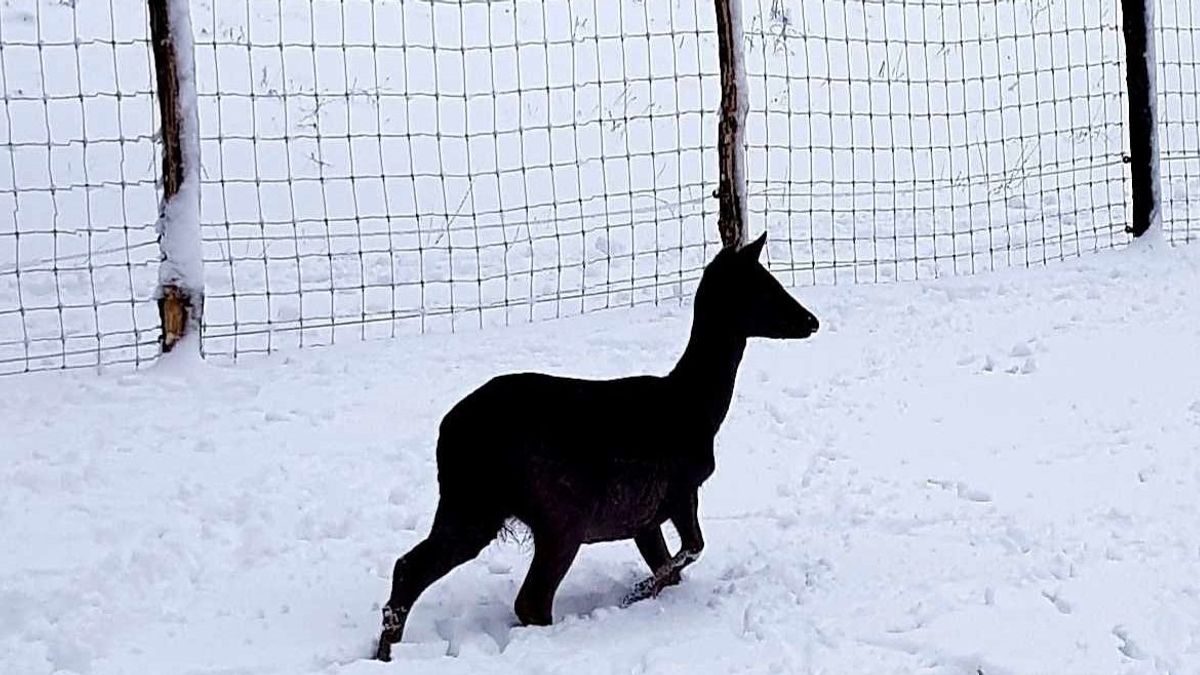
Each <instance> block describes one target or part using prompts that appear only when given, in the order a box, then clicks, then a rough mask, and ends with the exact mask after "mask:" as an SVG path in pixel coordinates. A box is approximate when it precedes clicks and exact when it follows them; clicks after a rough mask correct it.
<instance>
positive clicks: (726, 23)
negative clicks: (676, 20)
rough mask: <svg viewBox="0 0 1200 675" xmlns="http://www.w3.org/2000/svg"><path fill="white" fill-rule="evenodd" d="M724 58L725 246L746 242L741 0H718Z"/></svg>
mask: <svg viewBox="0 0 1200 675" xmlns="http://www.w3.org/2000/svg"><path fill="white" fill-rule="evenodd" d="M716 10H717V41H718V45H719V50H720V58H721V121H720V123H719V124H718V126H717V155H718V158H719V159H718V161H719V162H720V168H721V172H720V183H719V184H718V187H717V192H716V197H717V198H718V199H719V200H720V220H718V222H717V228H718V229H719V230H720V233H721V243H722V244H723V245H725V246H726V247H729V246H733V247H739V246H742V245H743V244H744V243H745V241H746V221H747V220H748V218H747V211H746V143H745V137H746V136H745V132H746V128H745V127H746V111H747V110H748V109H749V105H748V103H747V98H748V96H749V92H748V91H747V88H748V85H747V83H746V68H745V64H744V62H743V54H742V52H743V49H744V48H745V42H744V40H743V33H742V0H716Z"/></svg>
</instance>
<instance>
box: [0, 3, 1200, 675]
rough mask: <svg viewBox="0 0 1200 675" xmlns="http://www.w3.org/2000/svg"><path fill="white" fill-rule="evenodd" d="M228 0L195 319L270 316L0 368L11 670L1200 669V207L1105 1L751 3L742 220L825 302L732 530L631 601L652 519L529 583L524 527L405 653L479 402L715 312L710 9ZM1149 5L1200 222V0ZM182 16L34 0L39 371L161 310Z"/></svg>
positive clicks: (5, 284)
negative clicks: (163, 89)
mask: <svg viewBox="0 0 1200 675" xmlns="http://www.w3.org/2000/svg"><path fill="white" fill-rule="evenodd" d="M1085 5H1087V6H1086V7H1085ZM191 6H192V12H193V21H194V26H195V31H196V41H197V67H198V75H199V87H200V94H201V100H200V105H201V108H200V118H201V125H202V136H203V138H204V148H203V151H204V176H203V179H204V184H203V187H204V195H203V209H204V212H203V235H204V240H205V256H206V262H207V264H206V273H207V282H208V289H209V304H208V315H207V321H208V326H207V329H208V332H207V341H206V344H205V348H206V350H207V351H208V352H209V354H210V355H211V356H214V357H215V356H220V355H229V354H234V353H235V352H236V353H239V354H244V353H247V352H254V351H265V350H267V349H280V350H281V353H277V354H276V355H275V356H273V357H271V358H262V359H244V360H240V361H238V362H232V361H230V360H229V359H222V358H210V359H209V360H208V361H207V362H206V363H205V364H203V365H195V367H193V368H190V369H182V370H173V369H167V368H160V367H155V368H146V369H143V370H141V371H139V372H135V373H129V372H126V373H122V372H101V373H96V372H91V371H76V372H67V373H39V374H32V375H20V376H16V377H5V378H0V401H3V405H0V430H3V431H2V433H0V438H2V440H0V541H3V542H5V543H6V544H7V546H6V547H5V549H4V553H3V554H0V673H4V674H5V675H8V674H13V675H43V674H44V675H51V674H56V675H74V674H79V675H116V674H122V675H124V674H128V673H192V674H196V675H199V674H212V675H216V674H218V673H219V674H221V675H232V674H235V673H236V674H238V675H264V674H268V673H280V674H282V673H287V674H289V675H296V674H302V673H326V674H330V673H332V674H339V675H340V674H345V675H358V674H362V673H383V672H400V671H402V672H420V673H431V674H437V673H464V674H465V673H481V672H482V673H514V672H521V673H543V674H547V675H549V674H553V673H572V674H578V673H643V674H657V673H679V672H716V673H735V672H736V673H759V672H761V673H931V674H937V675H1041V674H1054V675H1076V674H1078V675H1094V674H1096V673H1122V674H1138V675H1140V674H1143V673H1145V674H1150V673H1172V674H1175V675H1178V674H1189V673H1200V584H1198V582H1197V579H1200V543H1198V542H1200V513H1198V512H1197V501H1196V495H1197V493H1200V459H1198V458H1200V387H1198V386H1197V384H1196V383H1197V382H1200V359H1198V358H1197V352H1196V345H1197V344H1200V326H1198V325H1197V322H1196V320H1195V317H1196V316H1197V315H1198V314H1200V252H1198V251H1197V250H1195V247H1194V246H1192V247H1187V246H1181V247H1176V248H1170V247H1160V248H1157V249H1150V248H1149V247H1147V246H1144V245H1142V243H1143V242H1137V243H1135V244H1133V245H1129V242H1128V240H1127V237H1126V235H1124V234H1123V232H1122V230H1123V227H1124V225H1125V224H1126V221H1127V217H1128V210H1129V209H1128V204H1129V195H1128V193H1127V192H1128V180H1127V175H1126V171H1125V168H1124V165H1123V163H1122V156H1123V154H1124V149H1125V144H1126V141H1125V139H1124V137H1123V136H1124V125H1123V122H1122V117H1123V106H1124V101H1123V93H1122V92H1123V81H1124V80H1123V74H1122V73H1123V71H1122V65H1121V64H1122V60H1123V47H1122V45H1121V40H1120V16H1119V11H1118V6H1117V4H1116V2H1115V0H1111V1H1109V0H1106V1H1105V2H1103V3H1099V4H1094V3H1079V2H1074V1H1073V0H1000V1H993V0H986V1H983V0H981V1H979V2H961V3H945V2H940V1H939V2H934V1H932V0H928V1H925V2H916V1H902V2H891V0H886V2H878V1H875V0H865V1H864V0H860V1H858V2H842V1H835V2H816V1H815V0H814V1H804V2H801V1H800V0H762V1H761V2H748V3H747V4H746V12H747V29H748V34H747V43H746V46H747V59H748V62H749V71H750V75H751V84H752V88H753V90H752V93H751V105H752V114H751V117H750V128H749V133H748V140H749V145H750V148H749V151H750V153H749V168H750V174H751V175H750V177H751V193H752V195H753V197H752V201H751V210H752V213H753V215H754V223H753V228H754V230H755V231H756V232H757V231H761V230H762V229H763V228H766V229H767V230H768V231H769V232H770V247H769V249H768V254H769V256H770V262H771V266H772V268H773V269H774V270H775V271H776V273H777V274H778V275H779V276H780V277H781V278H782V279H783V280H784V281H785V282H787V283H788V284H789V285H791V286H793V287H796V288H797V290H796V291H795V292H796V294H797V296H798V297H800V299H801V300H802V301H803V302H804V303H805V304H806V306H808V307H810V309H812V310H813V311H814V312H815V313H816V314H817V315H818V316H819V317H820V318H821V320H822V326H823V328H822V331H821V332H820V333H819V334H818V335H817V336H815V337H814V338H813V339H812V340H810V341H807V342H803V343H768V342H756V343H754V344H752V345H751V347H750V349H749V352H748V355H747V359H746V362H745V364H744V366H743V370H742V372H741V374H740V376H739V382H738V388H737V391H736V394H735V401H734V405H733V409H732V412H731V414H730V417H729V420H728V422H727V423H726V425H725V427H724V428H723V430H722V432H721V434H720V436H719V437H718V449H717V460H718V469H717V472H716V474H715V475H714V477H713V479H712V480H711V481H710V483H709V484H708V485H706V487H705V488H704V490H703V492H702V495H701V500H702V502H701V511H702V513H701V517H702V523H703V526H704V528H705V531H706V539H707V541H708V549H707V550H706V551H705V553H704V556H703V557H702V559H701V560H700V561H699V562H698V563H697V564H696V565H694V566H693V567H691V568H690V569H689V570H688V573H687V574H686V578H685V582H684V583H683V584H682V585H681V586H678V587H675V588H672V589H670V590H668V591H667V592H665V593H664V594H663V595H662V596H661V597H660V598H658V599H656V600H652V601H647V602H644V603H640V604H638V605H635V606H633V607H631V608H629V609H625V610H621V609H619V608H618V607H617V604H618V601H619V599H620V598H621V597H622V595H624V593H625V592H626V591H627V590H628V588H629V587H630V586H631V585H632V584H633V583H635V582H636V581H637V580H639V579H641V578H642V576H643V574H644V570H643V569H642V568H641V562H640V560H639V558H638V556H637V554H636V551H635V550H634V547H633V546H632V545H630V544H628V543H618V544H611V545H599V546H592V547H588V548H586V549H585V550H584V552H583V554H582V555H581V557H580V558H579V560H578V562H577V563H576V566H575V567H574V568H573V570H572V572H571V573H570V575H569V576H568V577H567V579H566V581H565V583H564V586H563V588H562V591H561V593H560V595H559V600H558V603H557V604H556V607H555V618H556V621H557V623H556V625H555V626H553V627H549V628H517V627H514V625H513V624H514V617H513V615H512V611H511V604H512V600H513V597H514V596H515V593H516V589H517V587H518V586H519V584H520V582H521V580H522V578H523V575H524V572H525V569H526V568H527V566H528V560H529V550H528V548H527V547H523V546H521V545H519V544H515V543H496V544H494V545H492V546H490V547H489V548H487V549H486V550H485V551H484V553H483V554H482V555H481V556H480V557H479V559H477V560H475V561H472V562H470V563H468V564H467V565H465V566H463V567H462V568H460V569H459V570H458V571H456V572H455V573H453V574H451V575H450V576H449V577H447V578H446V579H445V580H444V581H442V582H441V583H439V584H437V585H435V586H434V587H433V588H432V589H431V590H430V591H429V592H428V593H427V594H426V595H425V596H424V598H423V599H422V601H421V602H420V604H419V605H418V606H417V608H416V610H415V612H414V614H413V615H412V618H411V620H410V623H409V629H408V634H407V636H406V641H405V643H403V644H402V645H400V646H399V647H398V649H397V651H396V657H397V660H398V661H399V662H398V663H392V664H389V665H386V666H385V665H381V664H376V663H373V662H369V661H365V660H363V659H364V657H365V656H367V655H369V653H370V652H371V649H372V647H373V640H374V638H375V636H376V634H377V629H378V622H379V613H378V605H379V603H380V602H381V601H383V600H384V599H385V597H386V594H387V591H388V588H389V582H388V575H389V573H390V570H391V565H392V562H393V561H394V559H395V557H396V556H398V555H399V554H401V553H403V552H404V551H406V550H407V549H408V548H409V547H411V546H412V545H413V544H414V543H415V542H416V541H418V540H419V538H420V537H421V536H423V535H424V534H425V532H426V530H427V528H428V525H429V522H430V518H431V516H432V511H433V507H434V504H435V496H436V486H435V483H434V475H435V473H434V471H435V467H434V464H433V444H434V439H435V431H436V427H437V424H438V421H439V419H440V417H441V415H442V414H443V413H444V412H445V411H446V410H447V409H448V408H449V407H450V406H451V405H452V404H453V403H454V402H455V401H456V400H457V399H458V398H460V397H461V396H462V395H464V394H465V393H467V392H468V391H470V390H471V389H472V388H473V387H475V386H477V385H478V384H480V383H481V382H483V381H484V380H486V379H487V378H488V377H491V376H493V375H495V374H498V373H500V372H506V371H513V370H523V369H537V370H544V371H550V372H555V373H561V374H569V375H576V376H593V377H608V376H618V375H625V374H630V373H634V372H655V373H662V372H665V371H666V370H667V369H669V368H670V366H671V365H672V363H673V360H674V359H675V358H676V357H677V356H678V354H679V353H680V351H681V350H682V347H683V341H684V339H685V336H686V334H687V331H688V322H689V308H688V307H687V305H686V303H680V302H677V300H678V299H680V298H682V297H686V296H687V295H688V293H689V291H690V289H691V286H692V284H693V283H694V280H695V278H696V276H697V275H698V272H699V270H700V268H701V266H702V265H703V263H704V261H705V260H706V259H707V257H708V256H709V255H710V254H711V253H712V252H713V251H714V250H715V237H716V228H715V206H716V204H715V202H714V201H713V200H712V199H711V198H710V197H708V194H709V192H710V191H711V189H712V186H713V184H714V183H715V161H714V159H715V158H714V155H713V153H714V149H713V144H714V141H715V125H716V119H715V115H714V114H713V111H715V110H716V107H717V105H716V101H717V90H716V72H717V64H716V48H715V43H714V40H713V35H712V32H713V26H712V20H711V18H710V13H709V11H708V6H707V4H705V3H704V2H697V3H693V2H692V1H691V0H678V1H676V0H671V1H663V2H657V1H655V2H651V1H649V0H645V1H643V2H634V1H633V0H614V1H613V2H602V1H601V0H571V2H570V3H569V4H568V3H567V2H566V1H565V0H562V1H554V0H548V1H547V2H544V3H539V2H532V1H531V2H462V3H453V2H438V3H428V2H413V1H406V2H403V3H402V2H398V1H390V0H377V1H375V2H367V1H366V0H345V1H344V2H333V1H332V0H311V1H310V0H278V1H275V2H270V1H265V0H264V1H263V2H259V0H254V2H247V1H246V0H237V1H235V0H208V1H205V0H195V1H194V2H192V5H191ZM1158 9H1159V12H1158V21H1159V27H1160V31H1159V38H1160V39H1159V45H1158V46H1159V56H1160V64H1161V67H1160V70H1159V83H1160V86H1161V91H1160V102H1161V103H1162V104H1163V105H1162V117H1163V121H1162V124H1161V130H1162V133H1163V149H1164V159H1165V162H1164V164H1163V172H1164V192H1165V195H1164V196H1165V198H1166V212H1165V217H1166V221H1165V227H1166V230H1167V235H1168V238H1169V239H1170V240H1173V241H1175V242H1184V241H1186V240H1188V239H1189V238H1191V239H1194V238H1196V237H1197V236H1200V121H1198V120H1200V116H1198V102H1200V31H1198V30H1197V29H1196V27H1197V26H1200V7H1198V6H1196V4H1195V3H1192V2H1189V1H1185V0H1163V1H1162V2H1160V3H1159V5H1158ZM145 26H146V16H145V6H144V4H143V3H142V2H141V1H140V0H74V1H73V2H68V1H59V0H55V1H51V0H44V1H35V0H4V1H3V2H0V80H2V82H0V85H2V90H3V92H4V98H3V101H2V105H3V114H0V140H3V144H0V154H4V155H5V156H4V157H0V374H3V373H14V372H20V371H23V370H26V369H48V368H59V367H62V366H89V365H95V364H97V363H102V364H117V363H137V362H147V361H151V360H153V357H154V354H155V353H156V351H157V350H156V347H155V345H154V344H153V341H154V337H155V336H156V333H157V323H158V322H157V316H156V314H155V308H154V303H153V302H152V300H151V297H152V292H153V288H154V282H155V279H156V275H157V268H156V265H157V263H156V257H157V246H156V244H155V241H154V221H155V217H156V208H157V206H156V205H157V193H156V189H155V180H156V176H157V173H156V171H157V169H156V166H155V162H156V158H157V151H156V145H155V139H154V129H155V128H156V123H155V103H154V99H153V97H152V87H151V84H152V79H151V78H152V75H151V74H152V67H151V61H150V55H149V50H148V47H147V43H146V39H147V38H146V28H145ZM435 45H436V48H435ZM1110 248H1122V249H1126V250H1119V251H1102V250H1100V249H1110ZM1098 250H1100V251H1099V252H1095V253H1093V252H1094V251H1098ZM1084 253H1086V254H1087V255H1081V254H1084ZM1060 258H1070V260H1066V261H1062V262H1059V259H1060ZM1048 261H1055V262H1054V264H1051V265H1045V266H1043V265H1042V263H1043V262H1048ZM1026 267H1031V268H1032V269H1024V268H1026ZM1006 268H1007V269H1006ZM1017 268H1021V269H1017ZM983 272H989V273H987V274H981V273H983ZM876 281H901V282H903V283H892V284H878V285H875V284H862V283H855V282H876ZM833 284H838V285H837V286H836V287H835V286H834V285H833ZM655 301H662V302H661V304H660V306H658V307H650V306H646V307H636V308H627V309H621V310H618V311H612V312H595V313H593V312H592V311H591V310H596V309H600V308H604V307H620V306H629V305H635V304H643V303H645V304H649V303H652V302H655ZM584 313H587V316H571V315H577V314H584ZM567 316H571V318H567V319H562V320H551V319H554V318H555V317H567ZM530 319H537V320H539V321H537V322H536V323H528V321H529V320H530ZM504 324H516V325H511V326H507V327H505V326H504ZM481 327H482V328H485V330H475V329H477V328H481ZM422 332H434V333H439V335H437V337H432V336H429V335H424V336H423V335H420V334H419V333H422ZM384 336H387V337H393V338H394V339H391V340H385V341H375V342H368V343H360V338H363V337H384ZM334 341H336V342H338V343H339V344H337V345H336V346H331V347H329V348H327V349H305V350H298V349H294V347H297V346H307V345H315V344H328V343H331V342H334ZM149 411H153V412H152V413H151V412H149ZM610 422H611V421H609V420H598V421H597V423H598V424H604V423H610Z"/></svg>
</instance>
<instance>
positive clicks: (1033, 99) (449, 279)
mask: <svg viewBox="0 0 1200 675" xmlns="http://www.w3.org/2000/svg"><path fill="white" fill-rule="evenodd" d="M1161 2H1162V3H1163V5H1162V6H1163V7H1164V9H1163V10H1160V17H1162V15H1166V14H1169V13H1170V11H1169V10H1168V9H1166V8H1167V7H1171V8H1173V9H1177V10H1178V11H1177V15H1178V19H1177V20H1176V21H1175V23H1174V24H1170V23H1162V24H1161V26H1162V28H1161V31H1160V33H1161V34H1162V35H1163V38H1162V39H1163V42H1164V43H1167V42H1169V41H1170V40H1171V39H1174V38H1173V37H1172V36H1186V37H1180V38H1179V39H1178V40H1177V42H1178V43H1179V44H1180V45H1182V44H1183V42H1184V41H1185V40H1187V41H1189V42H1188V45H1189V46H1188V47H1187V48H1186V49H1184V48H1183V47H1182V46H1180V47H1178V48H1177V49H1176V50H1175V51H1170V50H1169V48H1167V47H1166V46H1165V45H1164V47H1163V53H1164V60H1163V68H1165V69H1166V75H1165V76H1163V77H1162V79H1163V80H1164V85H1165V86H1164V88H1163V98H1164V99H1165V101H1166V104H1165V106H1164V113H1165V114H1164V117H1168V116H1171V121H1164V126H1163V129H1164V137H1165V138H1166V139H1167V141H1165V142H1164V150H1165V151H1167V152H1166V157H1167V160H1168V161H1166V162H1165V163H1164V173H1168V172H1170V171H1180V172H1182V173H1181V176H1182V177H1183V179H1184V183H1185V186H1184V188H1183V189H1184V192H1183V193H1182V195H1183V197H1182V199H1181V200H1180V199H1176V200H1175V201H1174V202H1171V203H1170V205H1169V208H1168V214H1169V217H1168V222H1169V223H1170V224H1171V227H1172V230H1171V231H1172V232H1173V233H1176V234H1174V235H1173V236H1178V233H1179V232H1185V233H1186V231H1187V229H1186V227H1187V226H1186V223H1187V220H1186V218H1187V216H1186V213H1184V212H1183V211H1180V207H1179V206H1178V205H1179V204H1180V203H1182V204H1184V205H1185V207H1186V205H1187V204H1188V203H1189V202H1188V201H1187V197H1186V196H1187V193H1188V190H1190V189H1191V186H1190V183H1188V181H1187V177H1188V176H1189V175H1192V174H1195V173H1196V172H1197V168H1196V166H1195V165H1189V164H1187V156H1188V153H1189V152H1190V153H1191V154H1192V155H1200V152H1197V145H1196V121H1195V120H1196V115H1195V100H1196V96H1197V90H1200V85H1198V84H1197V83H1196V81H1195V79H1194V75H1195V72H1194V69H1195V61H1196V59H1195V55H1196V51H1195V49H1194V47H1195V43H1194V41H1191V40H1192V37H1193V36H1194V35H1195V33H1194V32H1193V30H1192V28H1191V26H1192V25H1193V23H1194V20H1193V19H1197V20H1200V17H1193V16H1192V14H1194V13H1195V11H1196V10H1193V9H1190V6H1189V5H1188V4H1187V3H1184V2H1179V3H1178V4H1179V6H1178V8H1175V7H1174V4H1173V3H1174V2H1175V0H1161ZM191 8H192V21H193V26H194V32H195V41H196V66H197V76H198V88H199V98H200V101H199V115H200V121H201V136H202V159H203V193H202V232H203V239H204V251H205V270H206V284H207V303H206V311H205V330H204V350H205V352H206V353H208V354H210V355H237V354H244V353H250V352H258V351H268V350H271V349H275V348H279V347H286V346H293V345H312V344H328V343H331V342H335V341H338V340H341V339H346V338H349V339H355V340H357V339H361V338H368V337H376V336H392V335H396V334H401V333H416V332H424V331H442V330H465V329H474V328H479V327H486V326H492V325H497V324H506V323H511V322H514V321H528V320H531V319H543V318H553V317H561V316H569V315H573V314H579V313H582V312H587V311H591V310H595V309H600V308H606V307H619V306H627V305H632V304H637V303H643V302H661V301H665V300H672V299H676V298H681V297H685V296H687V295H688V294H689V293H690V291H691V289H692V287H693V286H694V284H695V282H696V281H697V279H698V277H699V273H700V271H701V269H702V267H703V264H704V263H705V261H706V260H707V259H708V257H709V256H710V255H711V254H712V253H713V252H714V251H715V249H716V247H717V246H718V245H719V244H718V238H717V231H716V226H715V220H716V218H715V211H716V200H715V199H714V198H713V197H712V195H711V193H712V190H713V188H714V187H715V186H716V182H717V175H716V173H717V163H716V154H715V153H716V148H715V141H716V135H715V129H716V120H717V111H718V108H719V98H720V92H719V73H718V62H717V47H716V36H715V20H714V14H713V7H712V5H711V2H710V1H709V0H679V1H677V2H671V3H658V2H645V1H644V0H641V1H639V0H618V1H613V2H608V1H605V0H570V2H568V0H547V1H546V2H519V1H508V2H501V1H496V2H478V1H470V0H459V1H454V0H437V1H434V2H395V1H393V0H303V1H300V0H263V1H261V2H259V1H256V2H247V1H246V0H193V1H192V3H191ZM744 8H745V14H746V36H745V48H746V51H745V59H746V65H747V72H748V75H749V78H750V84H751V92H750V106H751V110H750V115H749V118H748V121H747V127H748V128H747V145H748V152H749V155H748V168H749V176H748V180H749V187H750V192H749V193H750V211H751V215H752V222H751V227H752V228H753V229H756V230H759V231H761V229H762V228H766V229H767V230H768V231H769V233H770V235H769V241H770V244H769V248H768V257H769V261H770V264H771V266H772V268H773V269H775V270H777V271H778V272H779V273H780V274H781V275H782V276H783V277H784V278H785V279H786V280H787V281H789V282H790V283H793V284H799V285H803V284H813V283H841V282H863V281H871V282H873V281H887V280H908V279H923V278H932V277H936V276H943V275H956V274H969V273H974V272H979V271H984V270H992V269H998V268H1004V267H1012V266H1028V265H1034V264H1041V263H1044V262H1046V261H1048V260H1055V259H1060V258H1064V257H1068V256H1074V255H1078V254H1080V253H1083V252H1086V251H1094V250H1099V249H1104V248H1111V247H1114V246H1120V245H1122V244H1124V243H1126V242H1127V241H1128V235H1126V234H1124V231H1123V229H1124V226H1125V225H1126V224H1127V221H1128V208H1127V206H1128V195H1127V192H1128V187H1127V171H1126V169H1125V167H1124V165H1123V164H1122V159H1123V156H1124V150H1125V147H1126V144H1127V141H1126V140H1125V130H1124V125H1123V121H1122V120H1123V116H1124V102H1123V101H1124V99H1123V97H1124V94H1123V92H1124V87H1125V84H1124V79H1123V69H1122V63H1123V46H1122V40H1121V34H1120V27H1121V26H1120V20H1121V19H1120V11H1119V0H1104V2H1102V3H1100V4H1099V5H1089V6H1088V7H1084V6H1083V3H1073V2H1067V1H1065V0H974V1H970V0H967V1H963V2H957V1H955V2H949V1H947V0H887V1H886V2H883V1H881V0H835V1H833V2H815V1H808V0H745V2H744ZM114 17H119V18H120V20H119V21H118V20H116V19H115V18H114ZM134 17H139V19H138V20H136V21H135V20H134ZM145 25H146V21H145V7H144V5H143V3H142V0H107V2H96V3H51V2H42V1H40V0H14V2H12V3H10V4H9V5H7V6H6V7H5V8H4V9H2V10H0V44H2V45H3V48H2V49H0V71H2V72H0V74H2V77H3V88H4V96H5V98H4V103H3V104H4V107H5V114H4V115H3V116H2V117H3V119H4V120H5V122H6V124H5V128H4V130H3V133H4V134H5V136H3V138H4V140H5V142H6V151H7V152H8V154H9V161H8V162H0V165H7V166H4V167H3V168H0V172H4V171H7V172H8V175H4V174H3V173H0V199H3V200H4V201H5V202H7V205H9V206H10V208H8V209H0V214H2V215H0V373H2V372H19V371H23V370H37V369H45V368H57V367H63V366H68V365H94V364H110V363H119V362H135V363H136V362H139V361H142V360H145V359H147V358H152V356H153V353H154V352H155V347H154V344H153V341H154V337H155V335H156V332H157V326H156V323H157V321H156V318H157V317H156V315H155V309H154V303H153V300H152V293H153V288H154V274H155V264H156V260H157V251H156V250H155V244H154V230H153V224H154V221H155V217H156V208H157V203H156V196H155V182H156V179H157V173H156V168H155V152H156V147H155V142H154V138H153V130H154V129H156V128H157V123H156V119H155V115H156V110H155V106H154V101H153V98H152V94H151V90H152V82H153V80H152V77H153V75H152V73H153V69H152V67H151V62H150V56H149V48H148V42H147V36H146V35H145V32H146V29H145V28H144V26H145ZM84 64H86V67H85V65H84ZM93 64H95V65H94V66H93ZM1173 67H1174V68H1175V71H1172V68H1173ZM1172 72H1175V73H1176V75H1174V76H1173V75H1172V74H1171V73H1172ZM1185 72H1186V73H1187V74H1188V76H1187V77H1185V76H1184V75H1183V73H1185ZM1172 77H1176V79H1175V80H1172V79H1171V78H1172ZM1189 77H1191V78H1193V79H1188V78H1189ZM1172 101H1176V103H1172ZM1172 106H1175V107H1172ZM1177 111H1178V112H1177ZM1172 124H1174V125H1175V126H1172ZM1176 137H1178V138H1179V139H1181V140H1179V141H1175V140H1174V139H1175V138H1176ZM1176 148H1178V150H1176ZM1177 155H1178V156H1179V157H1178V159H1177V158H1176V156H1177ZM1189 166H1190V167H1191V168H1189ZM1173 167H1174V168H1173ZM1189 171H1190V172H1191V173H1190V174H1189V173H1188V172H1189ZM1172 175H1173V174H1172ZM1198 177H1200V176H1198ZM1197 189H1200V187H1198V188H1197ZM1196 194H1198V195H1200V192H1197V193H1196ZM1180 228H1182V229H1180Z"/></svg>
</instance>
